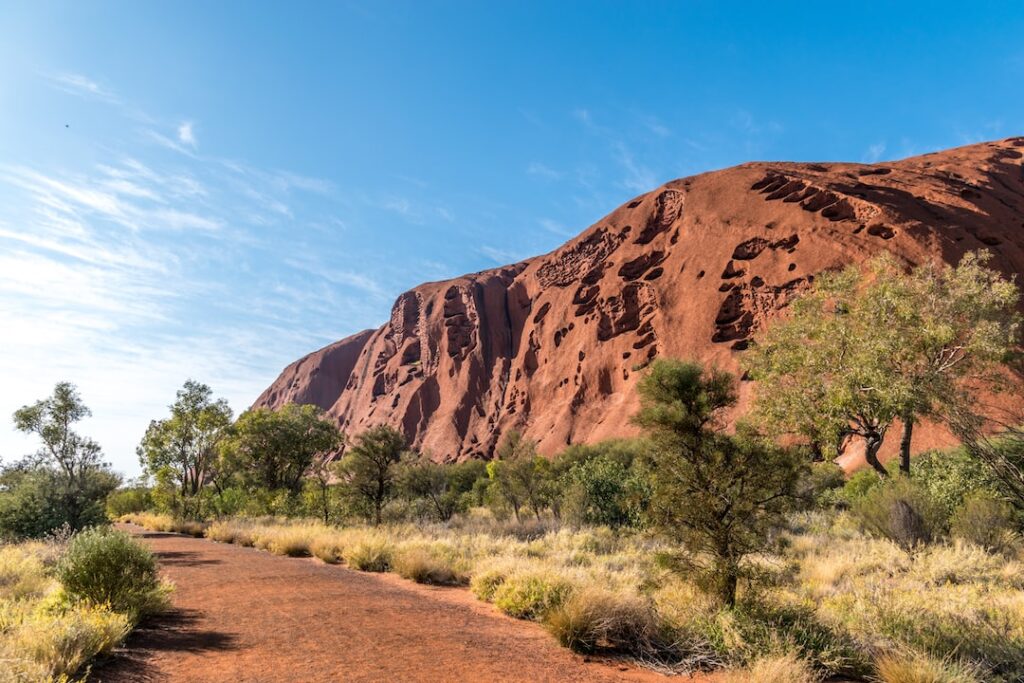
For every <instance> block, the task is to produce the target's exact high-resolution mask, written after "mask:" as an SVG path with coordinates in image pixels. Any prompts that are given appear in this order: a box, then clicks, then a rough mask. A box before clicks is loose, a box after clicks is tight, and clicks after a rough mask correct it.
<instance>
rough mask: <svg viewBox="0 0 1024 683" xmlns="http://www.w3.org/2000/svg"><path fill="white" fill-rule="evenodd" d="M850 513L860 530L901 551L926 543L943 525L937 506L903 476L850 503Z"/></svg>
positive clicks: (940, 512) (872, 489)
mask: <svg viewBox="0 0 1024 683" xmlns="http://www.w3.org/2000/svg"><path fill="white" fill-rule="evenodd" d="M853 514H854V517H855V518H856V519H857V520H858V521H859V522H860V524H861V525H862V526H863V527H864V529H866V530H867V531H869V532H871V533H873V534H875V535H877V536H880V537H882V538H887V539H889V540H890V541H892V542H894V543H896V544H897V545H899V546H900V547H901V548H903V549H904V550H913V549H914V548H916V547H917V546H919V545H922V544H925V543H930V542H931V541H932V540H934V539H935V538H936V537H937V536H938V535H939V534H940V533H941V532H942V529H943V526H944V522H945V519H944V515H943V512H942V508H941V506H939V505H938V504H937V503H936V502H935V500H934V499H933V498H932V497H931V495H930V494H929V493H928V491H927V490H926V489H924V488H923V487H921V486H919V485H918V484H917V483H916V482H914V481H911V480H909V479H907V478H906V477H897V478H895V479H893V480H892V481H886V482H883V483H882V484H880V485H878V486H875V487H873V488H871V489H870V490H869V491H868V492H867V493H865V494H864V495H863V496H862V497H861V498H860V499H859V500H858V501H857V502H856V503H855V504H854V506H853Z"/></svg>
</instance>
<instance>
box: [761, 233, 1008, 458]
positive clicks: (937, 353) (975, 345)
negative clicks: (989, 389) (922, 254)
mask: <svg viewBox="0 0 1024 683" xmlns="http://www.w3.org/2000/svg"><path fill="white" fill-rule="evenodd" d="M989 259H990V256H989V255H988V254H987V253H980V254H968V255H966V256H965V257H964V258H963V260H962V261H961V262H960V264H959V265H958V266H957V267H956V268H952V267H949V266H943V267H937V266H934V265H930V264H928V265H924V266H921V267H918V268H915V269H913V270H912V271H909V272H908V271H907V270H906V269H904V268H902V267H901V266H900V265H899V264H898V263H897V262H896V261H895V259H894V258H893V257H892V256H889V255H887V254H886V255H882V256H879V257H876V258H874V259H872V260H871V261H869V262H868V264H867V267H866V268H865V269H864V270H861V269H860V268H857V267H855V266H851V267H848V268H846V269H844V270H842V271H839V272H832V273H825V274H823V275H822V276H821V277H819V278H818V280H817V282H816V283H815V285H814V287H813V288H812V289H811V290H810V291H808V292H807V293H805V294H804V295H803V296H801V297H799V298H798V299H797V300H796V301H794V302H793V304H792V305H791V306H790V307H789V311H788V315H787V316H785V317H784V318H782V319H780V320H777V321H776V322H775V323H773V324H772V325H770V326H769V327H768V329H767V330H766V331H765V332H764V333H762V334H761V335H759V337H758V339H757V340H756V343H755V344H754V347H753V349H752V350H751V352H750V353H749V354H747V356H746V358H745V361H744V362H745V365H746V367H747V369H748V370H749V371H750V373H751V376H752V377H753V378H754V379H756V380H758V382H759V384H758V392H757V399H756V403H755V414H756V415H757V416H758V417H759V418H760V419H761V421H762V424H764V425H765V426H766V427H767V428H768V429H769V430H770V431H773V432H776V433H778V432H790V433H798V434H802V435H803V436H805V437H806V438H807V439H809V440H810V442H811V443H812V445H814V446H815V447H816V448H822V447H824V448H826V449H828V450H829V451H830V452H831V451H834V450H838V448H839V446H840V444H841V443H842V442H843V440H844V438H846V437H848V436H856V437H860V438H862V439H863V440H864V444H865V459H866V460H867V462H868V464H869V465H871V467H872V468H874V469H875V470H876V471H877V472H878V473H879V474H881V475H883V476H884V475H887V474H888V470H887V469H886V468H885V466H884V465H882V463H881V462H880V461H879V460H878V451H879V449H880V448H881V446H882V443H883V441H884V439H885V436H886V433H887V431H888V430H889V428H890V427H891V426H892V425H893V424H894V423H895V422H896V421H899V422H900V423H901V424H902V426H903V433H902V436H901V443H900V468H901V470H902V471H903V472H909V470H910V450H911V439H912V434H913V427H914V424H915V422H917V421H919V420H920V419H922V418H923V417H934V418H936V419H942V416H943V415H946V414H948V413H949V412H951V411H957V410H959V409H960V408H962V407H963V406H964V405H966V404H970V403H972V402H973V401H974V394H973V391H972V390H971V387H973V386H977V385H979V384H980V383H981V382H980V381H979V380H981V379H983V378H987V379H991V378H992V376H993V375H994V373H993V372H991V371H992V369H993V368H994V367H995V366H997V365H998V364H999V361H1001V360H1003V359H1004V358H1005V357H1006V356H1007V355H1008V354H1009V352H1010V350H1011V349H1012V346H1013V343H1014V339H1015V337H1016V335H1017V330H1018V322H1017V315H1016V313H1015V307H1016V301H1017V290H1016V287H1015V285H1014V284H1013V283H1012V282H1009V281H1007V280H1005V279H1004V278H1002V277H1001V276H1000V275H999V274H998V273H996V272H995V271H993V270H991V269H989V268H988V267H987V265H986V264H987V263H988V261H989Z"/></svg>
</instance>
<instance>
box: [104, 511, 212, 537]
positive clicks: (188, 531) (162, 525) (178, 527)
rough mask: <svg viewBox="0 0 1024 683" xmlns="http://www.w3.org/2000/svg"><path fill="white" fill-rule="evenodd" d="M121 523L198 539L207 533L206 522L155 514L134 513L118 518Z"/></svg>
mask: <svg viewBox="0 0 1024 683" xmlns="http://www.w3.org/2000/svg"><path fill="white" fill-rule="evenodd" d="M117 521H119V522H124V523H126V524H135V525H138V526H141V527H143V528H144V529H149V530H150V531H164V532H169V533H175V534H185V535H186V536H194V537H196V538H202V537H203V535H204V533H205V532H206V528H207V526H209V525H208V524H207V523H206V522H196V521H193V520H184V519H175V518H173V517H171V516H170V515H161V514H155V513H152V512H133V513H131V514H127V515H122V516H121V517H119V518H118V520H117Z"/></svg>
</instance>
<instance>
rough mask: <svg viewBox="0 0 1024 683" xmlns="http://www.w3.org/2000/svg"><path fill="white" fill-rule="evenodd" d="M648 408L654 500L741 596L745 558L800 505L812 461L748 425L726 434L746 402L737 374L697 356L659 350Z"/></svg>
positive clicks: (725, 588)
mask: <svg viewBox="0 0 1024 683" xmlns="http://www.w3.org/2000/svg"><path fill="white" fill-rule="evenodd" d="M639 390H640V396H641V406H642V407H641V410H640V412H639V413H638V414H637V416H636V418H635V421H636V422H637V424H639V425H640V426H642V427H644V428H645V429H647V431H648V433H649V435H650V438H651V441H652V443H653V448H652V450H651V455H650V457H651V470H652V471H654V472H656V473H657V475H656V476H655V477H654V489H653V497H652V501H651V507H650V516H651V519H652V521H653V522H654V523H655V525H656V526H657V527H658V529H659V530H660V531H662V532H663V533H665V534H666V535H667V536H669V537H671V538H674V539H677V540H679V541H681V542H682V543H683V545H684V546H686V548H687V549H688V550H689V551H690V552H691V554H692V555H691V558H688V559H689V560H690V562H691V564H694V566H699V565H700V564H701V563H702V562H703V558H704V557H708V558H710V563H708V564H706V566H703V567H701V569H702V570H703V573H704V576H705V577H706V579H707V580H708V582H709V584H710V586H711V587H712V589H713V590H714V592H715V594H716V595H717V596H718V597H719V598H720V599H721V600H722V601H723V602H724V603H725V604H727V605H729V606H732V605H733V604H734V603H735V600H736V587H737V582H738V580H739V578H740V574H741V562H742V560H743V559H744V557H746V556H747V555H750V554H752V553H755V552H758V551H760V550H763V549H764V548H765V547H766V544H767V543H768V539H769V537H770V533H771V532H772V530H774V529H776V528H778V527H779V526H780V525H781V522H782V515H783V513H784V512H785V511H786V510H787V509H789V508H790V507H791V506H792V505H793V501H794V498H795V496H796V494H797V491H798V484H799V482H800V479H801V477H802V476H803V474H804V471H805V468H806V466H805V463H804V462H803V460H802V459H801V458H800V457H799V455H798V454H797V453H795V452H794V451H792V450H787V449H783V448H779V447H776V446H774V445H772V444H770V443H768V442H766V441H764V440H762V439H761V438H759V437H758V436H757V435H756V434H754V433H751V432H749V431H747V430H740V432H739V433H738V434H737V435H736V436H729V435H725V434H723V433H722V432H721V431H720V429H721V426H722V422H721V418H722V413H723V411H724V410H725V409H727V408H730V407H732V406H733V405H734V404H735V402H736V393H735V385H734V380H733V378H732V377H731V376H729V375H727V374H725V373H723V372H720V371H718V370H710V371H706V370H704V369H703V368H702V367H701V366H699V365H697V364H694V363H685V362H681V361H670V360H658V361H655V363H653V364H652V365H651V367H650V371H649V372H648V373H647V374H646V375H645V376H644V377H643V379H641V380H640V384H639Z"/></svg>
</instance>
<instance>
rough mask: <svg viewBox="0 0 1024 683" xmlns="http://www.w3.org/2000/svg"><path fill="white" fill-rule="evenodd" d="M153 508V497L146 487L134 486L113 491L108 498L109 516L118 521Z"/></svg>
mask: <svg viewBox="0 0 1024 683" xmlns="http://www.w3.org/2000/svg"><path fill="white" fill-rule="evenodd" d="M152 508H153V495H152V494H151V493H150V491H149V489H148V488H147V487H145V486H132V487H130V488H123V489H118V490H116V491H113V492H112V493H111V494H110V495H108V496H107V516H108V517H110V519H117V518H118V517H123V516H124V515H130V514H132V513H135V512H145V511H146V510H150V509H152Z"/></svg>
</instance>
